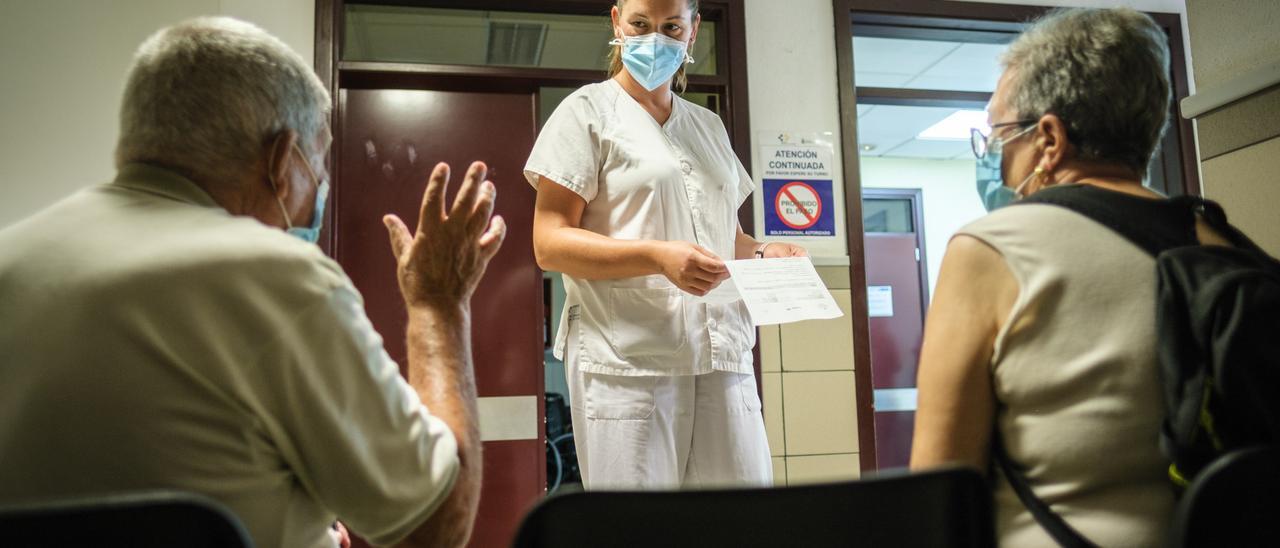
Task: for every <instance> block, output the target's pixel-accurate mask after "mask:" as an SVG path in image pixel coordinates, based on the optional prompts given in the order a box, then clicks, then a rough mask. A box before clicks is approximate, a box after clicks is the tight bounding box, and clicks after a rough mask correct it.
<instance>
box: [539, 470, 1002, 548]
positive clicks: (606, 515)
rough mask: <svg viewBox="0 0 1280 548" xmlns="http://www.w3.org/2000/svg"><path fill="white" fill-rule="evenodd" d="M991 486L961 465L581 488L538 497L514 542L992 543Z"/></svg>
mask: <svg viewBox="0 0 1280 548" xmlns="http://www.w3.org/2000/svg"><path fill="white" fill-rule="evenodd" d="M991 506H992V501H991V491H990V488H989V487H988V486H987V483H986V481H985V480H984V479H983V478H982V477H981V476H980V475H979V474H978V473H977V472H975V471H973V470H969V469H945V470H937V471H930V472H924V473H918V474H901V473H898V474H885V475H880V476H876V477H873V478H869V479H864V480H860V481H852V482H844V483H832V484H822V485H811V486H801V487H784V488H776V489H743V490H719V491H659V492H586V493H573V494H567V495H560V496H554V497H551V498H549V499H547V500H546V501H543V503H542V504H540V505H539V506H538V507H537V508H535V509H534V510H533V511H532V512H531V513H530V514H529V515H528V516H527V517H526V518H525V521H524V523H523V525H522V526H521V527H520V532H519V534H518V536H517V538H516V543H515V545H516V546H517V547H518V548H540V547H551V546H556V547H574V546H610V547H616V548H625V547H630V546H646V547H647V546H663V547H667V548H682V547H690V548H693V547H697V548H716V547H721V546H723V547H734V548H739V547H750V546H770V547H775V546H805V547H811V548H821V547H826V546H833V547H834V546H841V547H847V546H894V547H898V546H903V547H911V546H930V547H970V546H973V547H978V546H981V547H988V546H994V545H995V533H994V523H993V517H992V513H991Z"/></svg>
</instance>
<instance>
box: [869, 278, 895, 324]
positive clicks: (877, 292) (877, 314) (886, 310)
mask: <svg viewBox="0 0 1280 548" xmlns="http://www.w3.org/2000/svg"><path fill="white" fill-rule="evenodd" d="M867 316H869V317H872V318H892V317H893V286H891V285H869V286H867Z"/></svg>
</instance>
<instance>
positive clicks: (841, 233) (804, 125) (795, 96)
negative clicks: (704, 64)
mask: <svg viewBox="0 0 1280 548" xmlns="http://www.w3.org/2000/svg"><path fill="white" fill-rule="evenodd" d="M745 4H746V27H747V29H746V30H747V93H748V94H749V95H750V97H749V100H750V102H751V131H752V136H751V145H752V148H751V157H752V161H753V162H754V163H755V167H754V169H752V170H751V171H752V173H754V174H759V173H761V172H762V171H763V170H762V167H761V162H760V149H759V146H760V144H761V138H760V135H761V133H762V132H771V131H789V132H795V133H810V132H815V133H822V132H831V134H832V135H833V137H834V146H835V162H834V166H833V168H832V173H833V174H834V175H835V182H834V184H833V185H832V186H833V187H834V188H833V195H832V201H834V202H835V204H834V205H835V206H836V207H835V215H836V218H835V220H836V234H837V237H835V238H832V239H829V240H828V239H824V240H827V242H828V243H826V244H825V245H814V244H813V243H812V242H811V241H806V239H803V238H801V239H796V240H794V241H795V242H796V243H799V244H801V245H806V246H808V247H809V250H810V253H811V254H812V255H814V256H838V257H845V256H848V254H849V252H848V249H847V247H848V246H847V245H846V242H845V219H844V185H843V184H842V182H841V181H842V179H843V173H844V171H843V170H844V168H843V167H842V166H843V164H842V162H841V159H840V150H841V148H840V147H841V145H840V143H841V140H840V99H839V88H838V87H837V83H836V45H835V22H834V20H833V19H832V11H831V0H787V1H786V2H779V1H777V0H746V2H745ZM756 179H757V180H756V184H757V185H759V184H760V181H759V177H757V178H756ZM763 194H764V192H763V189H762V188H759V187H757V188H756V192H755V193H754V194H753V197H754V200H755V210H756V228H757V236H758V237H759V233H761V232H763V227H764V198H763Z"/></svg>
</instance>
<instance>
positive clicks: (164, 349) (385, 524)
mask: <svg viewBox="0 0 1280 548" xmlns="http://www.w3.org/2000/svg"><path fill="white" fill-rule="evenodd" d="M329 104H330V99H329V96H328V94H327V92H326V91H325V89H324V87H323V86H322V85H321V83H320V81H319V79H318V78H316V76H315V74H314V73H312V72H311V70H310V69H309V68H308V67H307V65H306V63H305V62H304V61H303V60H302V58H300V57H299V56H298V55H297V54H296V53H294V52H292V51H290V50H289V49H288V48H287V47H286V46H285V45H284V44H283V43H281V42H280V41H279V40H277V39H275V38H274V37H272V36H270V35H269V34H267V33H266V32H264V31H262V30H261V29H259V28H257V27H254V26H253V25H249V24H247V23H243V22H239V21H235V20H232V19H226V18H203V19H196V20H192V21H189V22H186V23H183V24H179V25H177V26H174V27H171V28H168V29H165V30H162V31H160V32H159V33H157V34H155V35H154V36H152V37H151V38H149V39H148V40H147V41H146V42H145V43H144V44H143V45H142V46H141V48H140V49H139V50H138V53H137V55H136V58H135V61H134V66H133V68H132V70H131V72H130V74H129V80H128V84H127V87H126V90H125V95H124V102H123V105H122V108H121V116H120V118H121V128H120V140H119V143H118V148H117V167H118V174H117V176H116V179H115V180H114V181H112V182H111V183H108V184H105V185H102V186H98V187H93V188H89V189H87V190H84V191H82V192H80V193H78V194H76V195H74V196H71V197H70V198H67V199H66V200H64V201H62V202H61V203H59V204H56V205H54V206H53V207H51V208H49V209H47V210H45V211H43V212H41V213H38V214H36V215H35V216H33V217H31V218H29V219H27V220H25V221H23V222H20V223H18V224H17V225H14V226H13V227H11V228H9V229H7V230H4V231H3V232H0V303H4V304H3V306H2V307H0V349H3V351H2V352H3V355H4V359H3V360H0V466H2V467H3V470H4V473H3V474H0V503H15V502H22V501H34V500H39V499H50V498H61V497H71V496H83V495H91V494H96V493H111V492H120V491H129V490H139V489H151V488H170V489H179V490H187V491H192V492H196V493H202V494H205V495H208V496H210V497H212V498H214V499H216V500H219V501H221V502H222V503H224V504H226V505H227V506H228V507H230V509H231V510H232V511H234V512H235V513H236V514H237V515H238V516H239V517H240V519H241V520H242V521H243V522H244V524H245V525H246V526H247V529H248V530H249V532H250V534H251V535H252V537H253V539H254V541H255V543H256V544H257V545H259V546H332V545H333V544H334V539H333V538H332V537H331V534H330V526H331V525H332V524H333V523H334V521H335V519H337V520H341V521H342V522H343V523H346V524H347V525H348V526H349V527H351V529H352V530H353V531H355V532H356V533H358V534H361V535H363V536H365V537H366V538H368V539H369V540H370V541H372V542H375V543H378V544H396V543H402V545H406V546H457V545H461V544H464V543H465V542H466V539H467V538H468V536H469V534H470V530H471V524H472V521H473V519H474V515H475V509H476V505H477V501H478V498H479V484H480V467H481V459H480V440H479V436H478V434H477V424H476V412H475V397H474V394H475V386H474V380H473V378H474V377H473V372H472V366H471V351H470V346H469V340H470V334H469V326H468V324H469V304H468V303H469V299H470V296H471V294H472V292H473V291H474V289H475V287H476V284H477V283H478V281H479V279H480V277H481V276H482V275H483V272H484V269H485V267H486V265H487V264H488V261H489V259H490V258H491V257H492V256H493V255H494V253H496V252H497V250H498V248H499V246H501V244H502V239H503V236H504V235H505V231H506V227H505V225H504V224H503V222H502V219H501V218H497V217H494V218H492V219H491V218H490V216H491V213H492V211H493V201H494V195H495V191H494V187H493V185H492V183H489V182H485V181H484V178H485V167H484V165H483V164H480V163H477V164H475V165H473V166H471V169H470V170H469V171H468V173H467V175H466V178H465V180H464V181H463V184H462V187H461V189H460V191H459V193H458V196H457V198H456V199H455V201H454V203H453V204H452V206H450V207H448V211H446V204H445V198H444V188H445V186H446V184H447V180H448V178H449V169H448V166H445V165H440V166H437V167H436V169H435V172H434V173H433V174H432V176H431V179H430V182H429V183H428V186H427V191H426V193H425V196H424V199H423V208H422V218H421V221H420V223H419V226H418V227H417V231H416V234H411V233H410V232H409V230H408V229H407V228H406V227H405V225H404V224H403V223H402V222H401V221H400V220H399V219H398V218H395V217H394V216H388V217H387V218H386V219H385V222H386V224H387V228H388V231H389V233H390V238H391V244H392V245H391V247H392V250H393V252H394V255H395V258H396V260H397V261H398V263H399V269H398V271H399V285H400V290H401V293H402V294H403V296H404V301H405V305H406V308H407V310H408V315H409V328H408V348H409V367H408V372H409V375H408V376H409V379H408V382H406V381H404V380H403V379H402V378H401V377H400V375H399V374H398V369H397V367H396V364H395V363H394V362H392V361H391V359H390V358H389V357H388V356H387V354H386V353H385V352H384V351H383V348H382V340H381V339H380V338H379V336H378V334H377V333H375V332H374V331H373V329H372V327H371V325H370V323H369V320H368V318H367V317H366V316H365V314H364V311H363V308H362V302H361V298H360V295H359V294H358V293H357V292H356V290H355V288H354V287H352V284H351V282H350V280H348V279H347V277H346V276H345V275H344V274H343V272H342V269H341V268H340V267H339V266H338V265H337V264H336V263H334V262H333V261H332V260H330V259H328V258H327V257H325V256H324V255H323V254H322V253H321V252H320V249H319V248H318V247H316V246H315V245H314V244H313V243H312V242H314V241H315V240H316V238H317V234H318V232H319V227H320V225H321V220H322V216H323V213H324V204H325V198H326V196H327V193H328V181H327V180H326V179H327V178H328V176H327V173H326V171H325V168H324V164H325V162H324V158H325V154H326V150H327V149H328V146H329V141H330V140H331V138H330V136H329V131H328V128H327V127H326V122H325V120H326V118H327V111H328V106H329ZM286 232H287V233H286ZM295 236H296V237H295ZM388 281H390V280H388ZM428 409H429V410H430V411H428Z"/></svg>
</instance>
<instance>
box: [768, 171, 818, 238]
mask: <svg viewBox="0 0 1280 548" xmlns="http://www.w3.org/2000/svg"><path fill="white" fill-rule="evenodd" d="M806 202H808V203H812V204H816V205H815V206H814V207H813V209H812V210H810V208H809V207H806V206H805V203H806ZM788 206H790V207H788ZM774 208H775V210H776V211H777V214H778V219H779V220H781V221H782V224H784V225H787V226H788V227H790V228H792V229H795V230H804V229H806V228H809V227H811V226H813V225H815V224H817V223H818V219H819V218H820V217H822V198H819V197H818V191H816V190H814V189H813V187H811V186H809V185H806V184H804V183H802V182H800V181H792V182H790V183H787V184H785V185H782V188H780V189H778V197H777V199H776V204H775V205H774Z"/></svg>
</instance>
